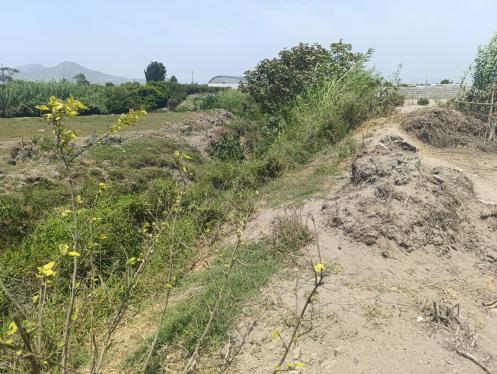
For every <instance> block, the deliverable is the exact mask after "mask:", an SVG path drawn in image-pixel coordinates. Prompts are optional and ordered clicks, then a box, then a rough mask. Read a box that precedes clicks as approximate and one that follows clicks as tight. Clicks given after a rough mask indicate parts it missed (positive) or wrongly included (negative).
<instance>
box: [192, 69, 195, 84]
mask: <svg viewBox="0 0 497 374" xmlns="http://www.w3.org/2000/svg"><path fill="white" fill-rule="evenodd" d="M193 82H195V80H194V79H193V69H192V84H193Z"/></svg>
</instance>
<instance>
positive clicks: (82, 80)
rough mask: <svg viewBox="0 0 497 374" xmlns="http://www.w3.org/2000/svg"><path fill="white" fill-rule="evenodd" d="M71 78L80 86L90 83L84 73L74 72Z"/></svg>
mask: <svg viewBox="0 0 497 374" xmlns="http://www.w3.org/2000/svg"><path fill="white" fill-rule="evenodd" d="M72 79H74V81H75V82H76V84H79V85H81V86H89V85H90V81H89V80H88V79H86V75H84V74H83V73H79V74H76V75H75V76H74V77H72Z"/></svg>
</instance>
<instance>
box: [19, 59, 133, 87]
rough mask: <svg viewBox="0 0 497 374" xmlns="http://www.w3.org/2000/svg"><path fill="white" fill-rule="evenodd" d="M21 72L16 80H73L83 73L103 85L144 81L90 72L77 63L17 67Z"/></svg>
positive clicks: (87, 77) (91, 80) (92, 81)
mask: <svg viewBox="0 0 497 374" xmlns="http://www.w3.org/2000/svg"><path fill="white" fill-rule="evenodd" d="M16 68H17V69H18V70H19V71H20V72H19V73H17V74H16V75H14V78H15V79H21V80H25V81H50V80H62V79H64V78H65V79H67V80H72V79H73V77H74V76H75V75H76V74H79V73H83V74H84V75H85V76H86V79H88V80H89V81H90V82H91V83H98V84H103V83H107V82H111V83H114V84H121V83H125V82H133V81H138V82H141V81H143V80H142V79H129V78H124V77H118V76H115V75H110V74H105V73H102V72H100V71H96V70H90V69H87V68H85V67H84V66H81V65H79V64H77V63H76V62H70V61H66V62H61V63H60V64H58V65H57V66H52V67H46V66H43V65H41V64H30V65H22V66H17V67H16Z"/></svg>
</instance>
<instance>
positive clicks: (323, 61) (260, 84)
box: [241, 40, 372, 114]
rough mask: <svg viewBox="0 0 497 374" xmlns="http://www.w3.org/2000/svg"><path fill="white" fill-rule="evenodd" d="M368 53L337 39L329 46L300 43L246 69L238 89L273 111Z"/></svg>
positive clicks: (343, 72) (266, 110)
mask: <svg viewBox="0 0 497 374" xmlns="http://www.w3.org/2000/svg"><path fill="white" fill-rule="evenodd" d="M371 53H372V50H370V51H368V52H367V53H366V54H363V53H355V52H353V51H352V45H351V44H348V43H344V42H342V41H341V40H340V41H339V42H337V43H332V44H331V45H330V49H326V48H324V47H322V46H321V45H319V44H305V43H300V44H299V45H297V46H295V47H293V48H291V49H284V50H282V51H281V52H279V54H278V57H276V58H273V59H265V60H262V61H261V62H260V63H259V64H258V65H257V66H256V68H255V69H254V70H251V71H247V72H246V73H245V80H246V83H244V84H242V85H241V89H242V90H243V91H245V92H248V93H249V94H250V95H251V96H252V97H253V99H254V100H255V102H256V103H258V104H259V105H260V106H261V109H262V110H263V111H265V112H267V113H272V114H274V113H276V112H278V111H279V110H281V109H282V108H283V107H285V105H288V104H289V102H290V101H291V100H293V99H294V98H296V97H297V96H298V95H299V94H301V93H303V92H304V91H305V90H306V89H307V88H309V87H311V86H312V85H314V84H316V83H318V82H320V81H322V80H323V79H328V78H330V77H334V76H341V75H343V74H345V73H346V72H347V71H348V70H350V69H351V68H352V67H353V66H354V65H356V64H362V63H363V62H365V61H366V60H367V59H368V58H369V56H370V54H371Z"/></svg>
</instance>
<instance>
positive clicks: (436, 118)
mask: <svg viewBox="0 0 497 374" xmlns="http://www.w3.org/2000/svg"><path fill="white" fill-rule="evenodd" d="M401 125H402V127H403V128H404V130H406V131H407V132H409V133H412V134H414V135H416V137H418V138H419V139H420V140H421V141H423V142H425V143H427V144H430V145H432V146H434V147H438V148H445V147H469V148H474V149H478V150H481V151H484V152H497V141H495V140H493V141H490V140H487V139H488V137H489V135H490V132H491V131H490V130H491V129H490V126H489V125H488V124H487V123H485V122H483V121H481V120H479V119H477V118H474V117H471V116H468V115H465V114H462V113H459V112H457V111H455V110H452V109H444V108H435V109H427V110H424V111H417V112H415V113H412V114H410V115H408V116H407V117H406V118H405V119H404V121H403V122H402V124H401Z"/></svg>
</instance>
